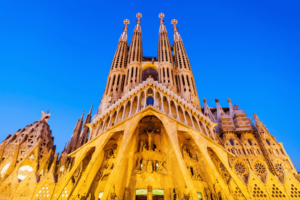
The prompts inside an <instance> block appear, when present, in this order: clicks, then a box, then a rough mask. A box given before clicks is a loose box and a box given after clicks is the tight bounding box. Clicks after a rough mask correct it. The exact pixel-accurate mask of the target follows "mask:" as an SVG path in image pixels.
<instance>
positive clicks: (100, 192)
mask: <svg viewBox="0 0 300 200" xmlns="http://www.w3.org/2000/svg"><path fill="white" fill-rule="evenodd" d="M141 17H142V15H141V14H140V13H138V14H137V22H136V25H135V27H134V31H133V37H132V41H131V44H130V45H128V37H127V30H128V24H129V21H128V20H125V21H124V24H125V27H124V29H123V32H122V34H121V37H120V39H119V42H118V47H117V50H116V52H115V56H114V58H113V61H112V65H111V68H110V72H109V75H108V79H107V83H106V88H105V91H104V94H103V97H102V100H101V103H100V105H99V107H98V110H97V112H96V114H95V115H94V116H93V117H92V116H91V115H92V108H91V110H90V112H89V113H88V114H87V116H86V118H85V120H84V114H82V116H81V118H80V119H79V120H78V121H77V123H76V126H75V128H74V130H73V135H72V137H71V139H70V141H69V142H68V144H67V145H66V146H65V148H64V150H63V151H62V152H61V154H60V155H59V154H55V145H54V138H53V137H52V133H51V130H50V127H49V125H48V123H47V121H48V119H49V118H50V114H49V113H48V112H47V113H44V112H42V117H41V119H40V120H38V121H37V122H34V123H32V124H31V125H28V126H26V127H25V128H23V129H21V130H18V131H17V132H16V133H14V134H13V135H8V136H7V138H6V139H5V140H4V141H3V142H2V143H1V144H0V172H1V174H0V200H9V199H16V200H17V199H24V200H25V199H26V200H27V199H34V200H35V199H36V200H46V199H55V200H56V199H61V200H63V199H71V200H75V199H78V200H79V199H89V200H98V199H101V200H108V199H111V200H120V199H124V200H135V199H136V200H163V199H165V200H183V199H184V200H189V199H192V200H198V199H204V200H242V199H257V200H258V199H260V200H264V199H274V200H275V199H276V200H277V199H278V200H279V199H300V175H299V174H298V173H297V171H296V169H295V167H294V165H293V163H292V161H291V160H290V158H289V156H288V154H287V153H286V152H285V150H284V147H283V145H282V143H279V142H277V140H276V139H275V138H274V136H273V135H272V134H271V133H270V132H269V131H268V129H267V128H266V127H265V125H264V124H263V123H262V122H261V121H260V120H259V118H258V116H257V115H256V114H254V115H253V118H254V121H251V119H250V118H249V117H248V116H247V113H246V112H245V111H244V110H241V109H240V108H239V107H238V106H237V105H233V104H232V103H231V100H230V99H227V101H228V106H227V107H222V106H221V105H220V103H219V101H218V99H216V100H215V101H216V106H215V107H209V106H208V105H207V102H206V100H205V99H203V103H204V104H203V106H202V107H201V105H200V100H199V97H198V94H197V89H196V85H195V77H194V76H193V73H192V68H191V65H190V62H189V58H188V55H187V53H186V50H185V48H184V44H183V40H182V38H181V35H180V34H179V32H178V28H177V20H172V24H173V31H174V34H173V45H171V43H170V41H169V37H168V32H167V29H166V26H165V24H164V20H163V18H164V14H163V13H161V14H159V18H160V27H159V42H158V56H157V58H156V57H144V56H143V46H142V30H141Z"/></svg>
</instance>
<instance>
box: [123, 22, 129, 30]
mask: <svg viewBox="0 0 300 200" xmlns="http://www.w3.org/2000/svg"><path fill="white" fill-rule="evenodd" d="M123 23H124V24H125V27H124V31H127V29H128V27H127V25H128V24H130V22H129V20H128V19H125V20H124V21H123Z"/></svg>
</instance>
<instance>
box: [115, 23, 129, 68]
mask: <svg viewBox="0 0 300 200" xmlns="http://www.w3.org/2000/svg"><path fill="white" fill-rule="evenodd" d="M124 24H125V26H124V28H123V33H122V34H121V37H120V39H119V44H118V48H117V50H116V53H115V56H114V58H113V61H112V64H111V70H113V69H116V68H125V67H126V61H127V48H128V44H127V41H128V36H127V30H128V26H127V25H128V24H129V20H128V19H125V20H124Z"/></svg>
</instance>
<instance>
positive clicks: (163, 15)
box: [158, 13, 165, 23]
mask: <svg viewBox="0 0 300 200" xmlns="http://www.w3.org/2000/svg"><path fill="white" fill-rule="evenodd" d="M158 17H159V18H160V23H164V17H165V14H164V13H159V15H158Z"/></svg>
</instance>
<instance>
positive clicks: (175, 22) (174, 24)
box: [171, 19, 178, 31]
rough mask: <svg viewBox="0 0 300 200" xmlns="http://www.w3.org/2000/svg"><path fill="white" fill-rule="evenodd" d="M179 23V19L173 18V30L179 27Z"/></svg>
mask: <svg viewBox="0 0 300 200" xmlns="http://www.w3.org/2000/svg"><path fill="white" fill-rule="evenodd" d="M177 23H178V21H177V20H176V19H173V20H172V21H171V24H173V30H174V31H177V30H178V28H177V26H176V24H177Z"/></svg>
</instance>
